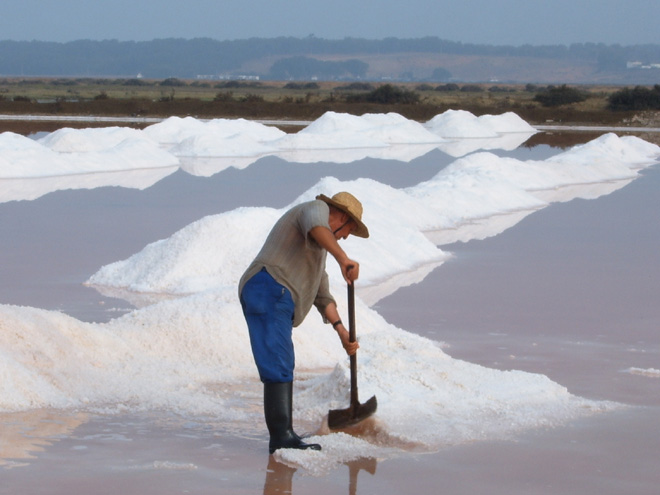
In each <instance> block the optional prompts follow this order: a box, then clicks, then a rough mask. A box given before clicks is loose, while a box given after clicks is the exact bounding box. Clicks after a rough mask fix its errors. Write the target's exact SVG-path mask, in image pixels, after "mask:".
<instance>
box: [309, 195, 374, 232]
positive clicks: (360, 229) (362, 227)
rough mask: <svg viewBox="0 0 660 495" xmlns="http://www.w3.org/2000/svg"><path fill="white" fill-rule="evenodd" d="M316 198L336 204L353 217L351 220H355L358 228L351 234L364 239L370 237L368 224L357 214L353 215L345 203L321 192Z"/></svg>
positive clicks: (339, 208)
mask: <svg viewBox="0 0 660 495" xmlns="http://www.w3.org/2000/svg"><path fill="white" fill-rule="evenodd" d="M316 199H320V200H321V201H324V202H326V203H328V204H329V205H332V206H334V207H335V208H337V209H338V210H341V211H343V212H344V213H346V214H347V215H348V216H349V217H351V220H353V221H354V222H355V224H356V225H357V228H356V229H355V230H354V231H353V232H351V235H355V236H357V237H362V238H364V239H366V238H367V237H369V229H368V228H367V226H366V225H365V224H364V223H363V222H362V220H360V219H359V218H357V217H356V216H355V215H353V213H351V212H350V211H348V210H347V209H346V206H345V205H343V204H341V203H337V202H336V201H334V200H333V199H332V198H329V197H327V196H326V195H325V194H319V195H318V196H316Z"/></svg>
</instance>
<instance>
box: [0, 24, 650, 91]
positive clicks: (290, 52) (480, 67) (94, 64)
mask: <svg viewBox="0 0 660 495" xmlns="http://www.w3.org/2000/svg"><path fill="white" fill-rule="evenodd" d="M0 77H5V78H7V77H113V78H120V77H128V78H135V77H145V78H151V79H162V78H169V77H177V78H184V79H194V78H200V79H241V78H242V79H249V78H253V79H257V78H258V79H263V80H268V79H274V80H314V79H319V80H365V81H420V82H424V81H426V82H501V83H508V82H510V83H543V84H558V83H567V84H622V85H637V84H640V85H642V84H657V83H659V82H660V45H635V46H620V45H605V44H602V43H599V44H595V43H579V44H572V45H570V46H564V45H553V46H531V45H525V46H520V47H513V46H491V45H473V44H465V43H457V42H451V41H446V40H441V39H439V38H434V37H427V38H419V39H398V38H387V39H383V40H365V39H358V38H346V39H343V40H326V39H320V38H316V37H313V36H310V37H307V38H303V39H299V38H285V37H280V38H271V39H262V38H253V39H247V40H234V41H217V40H212V39H208V38H199V39H192V40H184V39H159V40H153V41H145V42H129V41H123V42H120V41H116V40H106V41H91V40H80V41H73V42H68V43H54V42H42V41H20V42H17V41H0Z"/></svg>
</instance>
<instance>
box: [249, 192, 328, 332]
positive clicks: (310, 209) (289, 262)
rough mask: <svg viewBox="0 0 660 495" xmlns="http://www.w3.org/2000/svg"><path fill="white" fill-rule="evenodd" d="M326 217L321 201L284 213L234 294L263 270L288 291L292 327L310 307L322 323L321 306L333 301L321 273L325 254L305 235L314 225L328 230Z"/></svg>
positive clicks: (296, 207) (322, 311)
mask: <svg viewBox="0 0 660 495" xmlns="http://www.w3.org/2000/svg"><path fill="white" fill-rule="evenodd" d="M329 214H330V210H329V207H328V205H327V203H325V202H324V201H321V200H314V201H309V202H306V203H301V204H299V205H297V206H294V207H293V208H291V209H290V210H289V211H287V212H286V213H285V214H284V215H283V216H282V218H280V219H279V220H278V221H277V223H275V225H274V226H273V229H272V230H271V231H270V234H268V237H267V238H266V242H265V243H264V245H263V247H262V248H261V251H259V254H257V257H256V258H255V259H254V261H253V262H252V263H251V264H250V266H249V267H248V268H247V270H246V271H245V273H244V274H243V276H242V277H241V280H240V282H239V285H238V293H239V294H240V293H241V291H242V290H243V286H244V285H245V282H247V281H248V280H249V279H250V278H251V277H252V276H254V275H255V274H256V273H258V272H259V271H260V270H261V269H262V268H264V267H265V268H266V270H267V271H268V273H270V275H271V276H272V277H273V278H274V279H275V280H276V281H277V282H279V283H280V284H282V285H283V286H284V287H286V288H287V289H289V291H290V292H291V296H292V298H293V303H294V305H295V310H294V317H293V326H294V327H297V326H298V325H300V324H301V323H302V321H303V320H304V319H305V316H307V313H309V310H310V309H311V307H312V304H313V305H314V306H316V308H317V309H318V310H319V312H320V313H321V315H322V316H323V318H324V321H325V315H324V311H325V307H326V306H327V305H328V304H329V303H331V302H335V300H334V298H333V297H332V294H330V284H329V282H328V274H327V273H326V271H325V260H326V256H327V251H326V250H325V249H324V248H322V247H321V246H320V245H319V244H318V243H317V242H316V241H315V240H314V239H313V238H312V237H311V236H310V235H309V232H310V230H312V229H313V228H314V227H318V226H321V227H326V228H328V229H329V228H330V226H329V224H328V218H329Z"/></svg>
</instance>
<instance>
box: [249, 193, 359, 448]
mask: <svg viewBox="0 0 660 495" xmlns="http://www.w3.org/2000/svg"><path fill="white" fill-rule="evenodd" d="M349 234H353V235H356V236H358V237H369V231H368V229H367V227H366V226H365V225H364V224H363V223H362V204H361V203H360V202H359V201H358V200H357V199H356V198H355V197H354V196H353V195H352V194H350V193H347V192H340V193H337V194H335V195H334V196H333V197H332V198H328V197H327V196H324V195H323V194H321V195H319V196H317V197H316V200H315V201H309V202H306V203H302V204H299V205H297V206H294V207H293V208H291V209H290V210H289V211H287V212H286V213H285V214H284V215H283V216H282V218H280V219H279V220H278V221H277V223H276V224H275V226H274V227H273V229H272V230H271V232H270V234H269V235H268V238H267V239H266V242H265V243H264V245H263V247H262V248H261V251H260V252H259V254H257V257H256V258H255V259H254V261H253V262H252V263H251V264H250V266H249V267H248V268H247V270H246V271H245V273H244V274H243V277H242V278H241V281H240V283H239V295H240V299H241V306H242V308H243V314H244V315H245V319H246V321H247V324H248V329H249V332H250V343H251V345H252V354H253V356H254V360H255V362H256V365H257V369H258V371H259V378H260V379H261V381H262V382H263V383H264V415H265V418H266V425H267V426H268V431H269V433H270V444H269V451H270V453H271V454H272V453H273V452H275V450H277V449H279V448H295V449H314V450H320V449H321V446H320V445H318V444H306V443H304V442H303V441H302V439H301V438H300V437H299V436H298V435H297V434H296V433H295V432H294V431H293V426H292V394H293V369H294V365H295V358H294V351H293V342H292V338H291V333H292V327H295V326H298V325H300V324H301V323H302V321H303V320H304V318H305V316H306V315H307V313H308V312H309V310H310V309H311V307H312V305H314V306H316V308H317V309H318V310H319V312H320V313H321V315H322V316H323V320H324V321H325V322H331V323H332V326H333V328H334V329H335V330H336V331H337V334H338V335H339V339H340V340H341V343H342V346H343V347H344V349H345V350H346V353H347V354H349V355H352V354H354V353H355V351H357V348H358V344H357V342H350V339H349V333H348V330H346V328H345V327H344V325H343V324H342V322H341V320H340V318H339V313H338V312H337V304H336V302H335V300H334V298H333V297H332V294H330V288H329V282H328V274H327V273H326V271H325V261H326V255H327V253H330V254H331V255H332V256H333V257H334V258H335V260H337V263H339V267H340V268H341V273H342V275H343V277H344V280H346V282H347V283H352V281H353V280H357V278H358V276H359V274H360V265H359V264H358V263H357V262H356V261H353V260H352V259H350V258H349V257H348V256H347V255H346V253H345V252H344V250H343V249H342V248H341V247H340V246H339V243H338V242H337V241H338V240H340V239H346V238H347V237H348V236H349Z"/></svg>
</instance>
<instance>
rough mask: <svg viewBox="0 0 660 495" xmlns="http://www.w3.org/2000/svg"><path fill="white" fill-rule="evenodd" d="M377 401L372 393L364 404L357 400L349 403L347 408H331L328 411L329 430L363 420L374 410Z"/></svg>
mask: <svg viewBox="0 0 660 495" xmlns="http://www.w3.org/2000/svg"><path fill="white" fill-rule="evenodd" d="M377 407H378V401H377V400H376V396H375V395H374V396H373V397H372V398H371V399H369V400H368V401H367V402H365V403H364V404H360V403H359V402H357V403H354V404H351V406H350V407H348V408H347V409H331V410H330V411H329V412H328V427H329V428H330V429H331V430H339V429H341V428H346V427H348V426H353V425H356V424H358V423H359V422H360V421H364V420H365V419H367V418H368V417H369V416H371V415H372V414H373V413H375V412H376V408H377Z"/></svg>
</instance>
